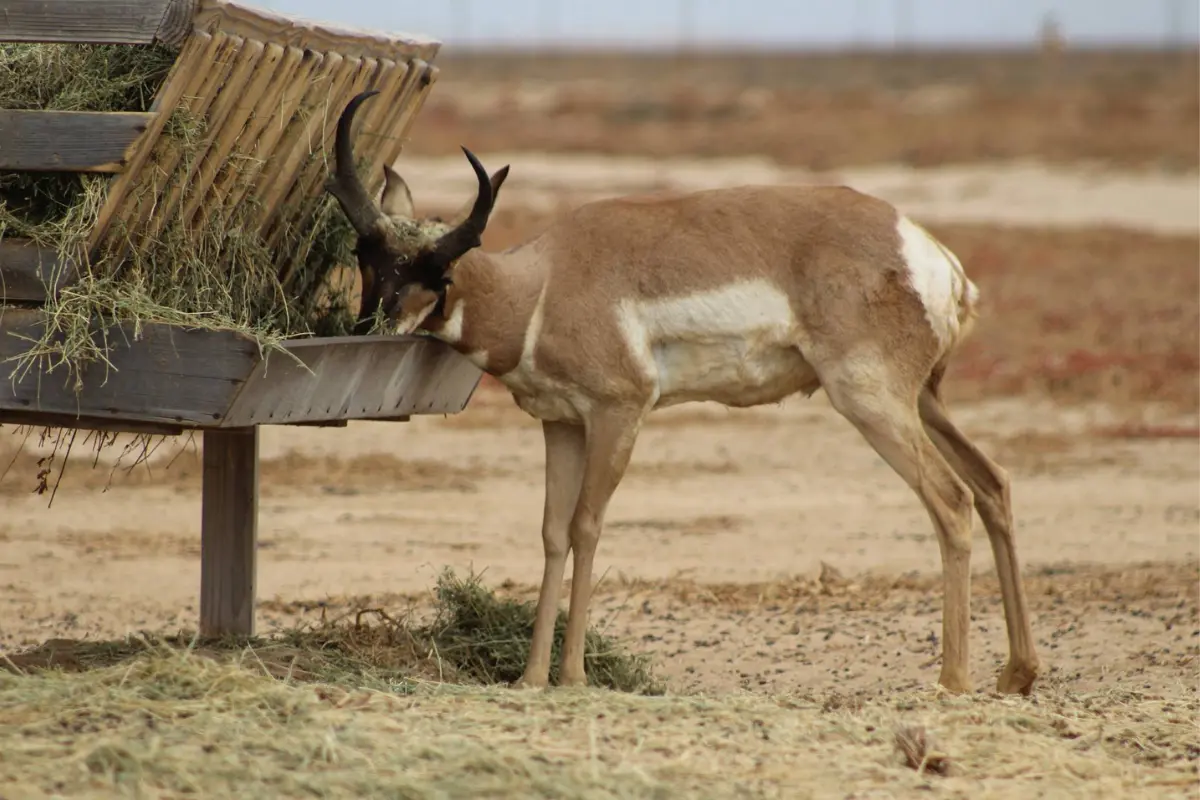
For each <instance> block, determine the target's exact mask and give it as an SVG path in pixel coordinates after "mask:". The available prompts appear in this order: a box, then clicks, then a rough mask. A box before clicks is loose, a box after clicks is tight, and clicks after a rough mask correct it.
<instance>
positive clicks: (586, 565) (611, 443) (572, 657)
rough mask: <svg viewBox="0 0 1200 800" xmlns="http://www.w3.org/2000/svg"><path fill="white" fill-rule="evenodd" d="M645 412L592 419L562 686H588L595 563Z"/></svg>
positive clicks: (573, 535)
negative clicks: (585, 647)
mask: <svg viewBox="0 0 1200 800" xmlns="http://www.w3.org/2000/svg"><path fill="white" fill-rule="evenodd" d="M644 416H645V411H644V410H643V409H641V408H628V407H622V408H607V409H604V410H601V411H598V412H596V413H594V414H593V415H592V417H591V418H590V419H589V420H588V425H587V434H586V437H587V439H586V444H585V450H586V457H585V461H584V472H583V482H582V485H581V487H580V490H579V500H578V502H577V503H576V505H575V515H574V516H573V517H572V518H571V527H570V540H571V552H572V557H573V559H574V561H573V564H572V571H571V607H570V610H569V611H568V613H567V635H566V639H565V641H564V642H563V650H562V664H561V667H560V669H559V675H558V682H559V684H560V685H562V686H584V685H586V684H587V673H586V672H585V670H584V666H583V643H584V637H585V635H586V633H587V625H588V604H589V602H590V601H591V596H592V562H593V560H594V558H595V555H596V545H597V543H598V542H599V541H600V530H601V528H602V527H603V526H604V512H605V510H606V509H607V508H608V501H609V499H611V498H612V494H613V492H614V491H616V488H617V485H618V484H619V483H620V482H621V478H622V477H623V476H624V475H625V468H626V467H627V466H629V457H630V455H632V453H633V445H634V442H636V441H637V435H638V430H639V429H640V428H641V424H642V419H643V417H644Z"/></svg>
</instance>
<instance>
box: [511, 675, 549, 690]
mask: <svg viewBox="0 0 1200 800" xmlns="http://www.w3.org/2000/svg"><path fill="white" fill-rule="evenodd" d="M548 683H549V681H547V680H546V679H545V678H540V679H539V678H536V677H533V676H530V675H522V676H521V677H520V678H519V679H518V680H517V681H515V682H514V683H512V684H509V688H512V689H517V690H519V691H526V692H532V691H537V690H539V689H545V688H546V685H547V684H548Z"/></svg>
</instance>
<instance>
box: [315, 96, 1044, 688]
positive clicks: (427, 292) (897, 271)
mask: <svg viewBox="0 0 1200 800" xmlns="http://www.w3.org/2000/svg"><path fill="white" fill-rule="evenodd" d="M372 94H374V93H373V92H366V93H363V94H360V95H358V96H356V97H355V98H354V99H353V100H351V101H350V103H349V104H348V105H347V107H346V109H345V111H344V112H343V114H342V117H341V119H340V120H339V124H338V128H337V138H336V143H335V169H334V175H333V176H332V177H331V178H330V180H329V181H328V183H327V184H326V186H327V189H328V191H329V192H330V193H331V194H333V195H334V196H335V197H336V198H337V200H338V201H339V203H340V205H341V207H342V209H343V211H344V212H345V214H346V216H347V218H348V219H349V220H350V222H351V223H352V224H353V226H354V228H355V230H356V231H357V233H358V236H359V239H358V247H357V253H358V259H359V266H360V270H361V271H362V274H363V298H364V307H363V312H362V320H363V324H364V325H369V323H370V317H371V315H372V313H373V312H374V311H375V310H376V306H377V305H378V306H380V307H381V309H382V311H383V313H384V314H386V316H387V318H388V319H389V320H390V321H391V322H392V323H393V324H394V325H395V327H396V329H398V330H399V331H400V332H413V331H416V330H418V329H420V330H423V331H425V332H427V333H429V334H431V335H432V336H434V337H436V338H438V339H440V340H442V341H444V342H446V343H447V344H449V345H450V346H451V347H453V348H454V349H456V350H457V351H458V352H460V353H462V354H463V355H464V356H465V357H466V358H468V359H470V360H471V361H472V362H474V363H475V364H477V365H478V366H479V367H480V368H481V369H483V370H485V371H486V372H488V373H490V374H492V375H494V376H495V377H497V378H498V379H499V380H500V381H501V382H502V383H503V384H504V385H505V386H506V387H507V388H508V389H509V391H511V393H512V395H513V397H514V399H515V400H516V403H517V405H518V406H520V408H522V409H523V410H525V411H526V412H527V413H529V414H530V415H532V416H533V417H535V418H537V419H539V420H541V422H542V430H543V433H544V437H545V445H546V493H545V509H544V515H543V520H542V541H543V544H544V547H545V566H544V573H543V576H542V585H541V592H540V594H539V596H538V603H537V612H536V621H535V624H534V630H533V641H532V644H531V647H530V654H529V660H528V662H527V664H526V668H525V673H524V676H523V677H522V679H521V682H520V683H521V684H522V685H524V686H529V687H542V686H545V685H546V684H547V682H548V677H549V670H550V652H551V640H552V635H553V628H554V617H555V614H556V611H557V605H558V600H559V593H560V590H561V588H562V582H563V577H564V570H565V567H566V559H567V555H568V553H569V554H571V556H572V561H573V578H572V582H571V597H570V609H569V615H568V622H567V630H566V639H565V642H564V646H563V650H562V661H561V665H560V673H559V675H560V683H561V684H564V685H578V684H583V683H585V682H586V675H585V671H584V661H583V643H584V632H585V630H586V628H587V613H588V602H589V597H590V593H591V583H592V564H593V559H594V557H595V553H596V545H597V542H598V540H599V538H600V531H601V528H602V526H603V522H604V513H605V509H606V508H607V506H608V503H609V499H610V498H611V497H612V494H613V491H614V490H615V489H616V488H617V485H618V484H619V483H620V481H621V477H622V476H623V475H624V473H625V468H626V466H627V464H628V463H629V457H630V453H631V452H632V450H633V447H634V441H635V440H636V439H637V436H638V431H639V429H640V428H641V425H642V423H643V421H644V420H645V419H646V417H647V415H648V414H649V413H650V412H651V411H653V410H654V409H656V408H663V407H665V406H671V405H676V404H678V403H684V402H688V401H693V400H696V401H716V402H718V403H723V404H725V405H726V406H735V407H746V406H754V405H760V404H765V403H775V402H779V401H781V400H782V399H784V398H785V397H788V396H789V395H792V394H794V393H797V392H802V393H804V394H805V395H811V394H812V393H814V392H815V391H816V390H817V389H818V388H823V389H824V390H825V392H826V393H827V395H828V396H829V399H830V401H831V402H832V404H833V407H834V408H836V409H837V410H838V412H840V413H841V414H842V416H844V417H845V418H846V419H848V420H849V421H850V422H851V423H852V424H853V425H854V426H855V427H856V428H857V429H858V430H859V432H861V434H862V435H863V437H865V438H866V440H867V441H868V442H869V443H870V444H871V446H872V447H874V448H875V450H876V451H877V452H878V453H879V455H880V456H882V457H883V458H884V460H886V461H887V463H888V464H890V465H891V467H892V468H893V469H894V470H895V471H896V472H897V473H898V474H899V475H900V477H901V478H903V479H904V480H905V481H906V482H907V483H908V485H909V486H910V487H911V488H912V490H913V491H914V492H915V493H916V494H917V496H918V497H919V498H920V499H921V502H922V503H923V504H924V505H925V508H926V510H927V511H928V512H929V516H930V518H931V520H932V522H933V526H934V528H935V530H936V532H937V537H938V543H939V544H940V546H941V553H942V563H943V574H944V597H943V604H944V612H943V620H942V624H943V633H944V636H943V654H942V655H943V658H942V669H941V675H940V678H939V682H940V683H941V684H942V685H943V686H944V687H945V688H946V689H948V690H950V691H956V692H965V691H969V690H970V688H971V678H970V672H969V659H968V638H969V628H970V611H969V606H970V586H969V583H970V564H969V561H970V554H971V525H972V516H971V507H972V502H973V503H974V507H975V509H976V510H977V511H978V512H979V515H980V517H981V518H982V520H983V524H984V526H985V528H986V530H987V535H988V538H989V540H990V542H991V546H992V551H993V553H994V555H995V561H996V569H997V572H998V574H999V578H1000V587H1001V592H1002V596H1003V602H1004V613H1005V619H1006V622H1007V625H1008V640H1009V661H1008V664H1007V665H1006V666H1005V668H1004V670H1003V672H1002V674H1001V675H1000V678H999V689H1000V691H1002V692H1013V693H1015V692H1021V693H1028V692H1029V691H1030V690H1031V688H1032V686H1033V683H1034V680H1035V678H1036V676H1037V673H1038V658H1037V655H1036V653H1035V652H1034V644H1033V635H1032V632H1031V630H1030V624H1029V614H1028V611H1027V608H1026V601H1025V592H1024V588H1023V586H1022V583H1021V577H1020V572H1019V567H1018V564H1017V554H1016V549H1015V544H1014V541H1013V522H1012V511H1011V506H1010V501H1009V482H1008V478H1007V476H1006V474H1005V472H1004V470H1002V469H1001V468H1000V467H999V466H997V465H996V464H994V463H993V462H992V461H991V460H989V459H988V457H987V456H985V455H984V454H983V453H981V452H980V451H979V449H978V448H977V447H976V446H975V445H974V444H972V443H971V441H970V440H969V439H968V438H967V437H966V436H965V435H963V433H962V432H961V431H959V430H958V428H956V427H955V426H954V424H953V423H952V422H951V421H950V419H949V417H948V416H947V414H946V409H945V408H944V407H943V405H942V401H941V400H940V399H939V385H940V383H941V380H942V376H943V375H944V373H945V370H946V366H947V363H948V360H949V358H950V355H951V353H952V352H953V351H954V349H955V346H956V345H957V344H958V343H959V342H960V341H961V340H962V338H963V337H964V336H965V335H966V333H967V331H968V329H969V328H970V326H971V324H972V322H973V320H974V317H975V306H976V302H977V299H978V292H977V290H976V288H975V286H974V284H972V283H971V282H970V281H969V280H968V279H967V277H966V275H965V274H964V273H963V270H962V267H961V265H960V264H959V262H958V260H957V259H956V258H955V257H954V256H953V255H952V254H951V253H950V251H949V250H947V249H946V248H945V247H943V246H942V245H941V244H940V243H938V242H937V241H936V240H935V239H934V238H933V237H932V236H930V235H929V234H928V233H926V232H925V231H924V230H923V229H922V228H921V227H919V226H918V225H916V224H915V223H913V222H912V221H910V220H908V219H907V218H905V217H904V216H902V215H901V214H899V212H897V210H896V209H895V208H893V207H892V206H891V205H889V204H887V203H885V202H883V201H881V200H878V199H875V198H872V197H868V196H865V195H862V194H859V193H858V192H856V191H854V190H852V189H849V188H845V187H823V188H801V187H785V186H744V187H740V188H732V189H720V190H712V191H701V192H696V193H694V194H688V195H684V196H671V197H661V196H659V197H626V198H620V199H613V200H603V201H599V202H593V203H588V204H586V205H583V206H581V207H579V208H577V209H575V210H574V211H573V212H570V213H568V214H566V215H564V216H562V217H561V218H560V219H558V220H557V221H556V222H555V223H554V224H553V225H552V226H551V227H549V228H548V229H547V230H546V231H545V232H544V233H542V234H541V235H540V236H538V237H537V238H535V239H533V240H532V241H529V242H527V243H525V244H523V245H521V246H519V247H516V248H514V249H511V250H509V251H506V252H504V253H488V252H484V251H482V250H480V249H478V248H479V245H480V237H481V235H482V234H483V231H484V228H485V226H486V225H487V221H488V216H489V214H490V213H491V210H492V206H493V204H494V202H495V199H496V195H497V193H498V192H499V190H500V187H501V184H503V182H504V179H505V177H506V176H507V172H508V168H507V167H505V168H504V169H502V170H500V171H499V172H497V173H496V174H495V175H494V176H492V177H491V178H489V177H488V175H487V173H486V172H485V171H484V169H483V167H482V166H481V165H480V163H479V161H478V160H477V159H476V158H475V156H474V155H472V154H471V152H470V151H469V150H467V149H466V148H463V151H464V152H465V153H466V156H467V159H468V161H469V162H470V164H471V167H472V168H473V169H474V171H475V175H476V177H477V179H478V182H479V188H478V192H477V195H476V197H475V198H474V200H473V201H470V202H468V204H467V205H466V206H464V207H463V209H462V210H461V211H460V212H459V213H458V214H457V215H456V216H455V217H453V218H451V219H449V220H446V221H441V220H433V219H418V218H417V217H416V215H415V213H414V209H413V203H412V197H411V194H410V193H409V190H408V187H407V186H406V185H405V183H404V181H403V179H401V178H400V176H399V175H397V174H396V173H395V172H394V171H391V170H388V172H387V176H386V184H385V186H384V190H383V195H382V198H381V200H380V202H379V203H376V202H375V201H374V200H373V199H372V197H371V196H370V195H368V193H367V192H366V190H365V188H364V187H363V184H362V182H361V181H360V179H359V177H358V175H357V173H356V171H355V167H354V161H353V153H352V144H351V126H352V124H353V120H354V114H355V111H356V110H357V109H358V107H359V105H360V104H361V103H362V102H363V101H364V100H366V99H367V98H368V97H370V96H371V95H372Z"/></svg>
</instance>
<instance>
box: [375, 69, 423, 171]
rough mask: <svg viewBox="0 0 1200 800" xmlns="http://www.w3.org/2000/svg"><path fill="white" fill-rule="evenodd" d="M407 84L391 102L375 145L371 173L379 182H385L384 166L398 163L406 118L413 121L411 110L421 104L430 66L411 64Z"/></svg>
mask: <svg viewBox="0 0 1200 800" xmlns="http://www.w3.org/2000/svg"><path fill="white" fill-rule="evenodd" d="M407 66H408V70H407V73H406V75H405V81H404V85H403V87H402V88H401V91H400V92H399V94H397V96H396V98H395V99H394V100H393V101H392V102H391V103H389V105H388V109H387V114H386V116H385V117H384V118H383V121H382V122H381V123H380V124H379V129H378V130H379V136H378V138H377V140H376V141H375V142H373V149H372V150H371V152H370V154H369V156H370V158H369V161H368V168H367V169H368V171H369V172H371V173H372V175H374V176H378V177H377V178H376V180H379V181H380V183H382V176H383V167H384V165H385V164H386V165H388V166H391V165H392V164H394V163H395V161H396V157H397V155H399V153H400V150H401V148H402V147H403V146H404V137H405V129H406V127H407V126H406V124H405V120H406V119H411V116H410V115H409V109H410V108H411V107H412V105H413V104H414V103H416V102H418V98H419V96H420V92H421V88H422V84H423V83H424V81H425V77H424V76H425V75H426V72H427V69H428V65H427V64H426V63H425V62H424V61H421V60H420V59H414V60H413V61H411V62H410V63H409V64H408V65H407Z"/></svg>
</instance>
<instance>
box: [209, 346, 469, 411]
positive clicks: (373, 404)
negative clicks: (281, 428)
mask: <svg viewBox="0 0 1200 800" xmlns="http://www.w3.org/2000/svg"><path fill="white" fill-rule="evenodd" d="M285 347H286V349H287V351H288V352H287V353H280V352H273V353H270V354H269V355H268V356H267V358H266V359H265V360H264V361H263V363H261V364H260V365H259V366H258V367H257V368H256V369H255V371H254V374H252V375H251V376H250V377H249V379H247V381H246V384H245V386H243V388H242V391H241V392H240V393H239V394H238V396H237V399H236V400H235V402H234V404H233V407H232V408H230V409H229V411H228V413H227V414H226V415H225V418H224V420H223V421H222V423H221V424H222V425H229V426H234V427H241V426H248V425H279V424H289V423H292V422H296V421H305V422H310V421H318V420H336V419H392V418H395V417H398V416H405V415H409V414H454V413H457V412H459V411H462V410H463V409H464V408H466V405H467V402H468V401H469V400H470V399H471V394H472V393H473V392H474V391H475V387H476V386H477V385H478V383H479V379H480V378H481V377H482V373H481V372H480V370H479V369H478V368H477V367H476V366H475V365H474V364H472V363H471V362H470V361H467V360H466V359H465V358H463V357H462V356H460V355H459V354H458V353H455V352H454V351H453V350H451V349H450V348H449V347H447V346H446V345H444V344H442V343H441V342H438V341H436V340H434V339H430V338H428V337H417V336H339V337H330V338H323V339H304V340H298V341H294V342H289V343H287V344H286V345H285Z"/></svg>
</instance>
